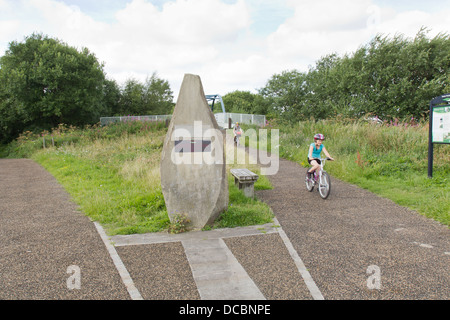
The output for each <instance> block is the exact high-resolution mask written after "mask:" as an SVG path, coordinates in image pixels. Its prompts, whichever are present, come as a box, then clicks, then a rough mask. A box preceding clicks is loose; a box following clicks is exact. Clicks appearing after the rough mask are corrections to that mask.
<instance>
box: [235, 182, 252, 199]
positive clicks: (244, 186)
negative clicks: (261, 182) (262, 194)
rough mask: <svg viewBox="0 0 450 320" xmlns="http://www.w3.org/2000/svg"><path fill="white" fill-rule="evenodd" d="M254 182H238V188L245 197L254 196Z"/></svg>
mask: <svg viewBox="0 0 450 320" xmlns="http://www.w3.org/2000/svg"><path fill="white" fill-rule="evenodd" d="M254 185H255V183H254V182H250V183H239V189H241V190H242V191H243V192H244V195H245V196H246V197H247V198H253V197H254V196H255V187H254Z"/></svg>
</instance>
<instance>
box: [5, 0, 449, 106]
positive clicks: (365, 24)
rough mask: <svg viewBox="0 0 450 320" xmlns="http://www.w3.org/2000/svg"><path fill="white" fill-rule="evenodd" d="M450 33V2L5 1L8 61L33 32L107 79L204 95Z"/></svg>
mask: <svg viewBox="0 0 450 320" xmlns="http://www.w3.org/2000/svg"><path fill="white" fill-rule="evenodd" d="M421 27H426V28H428V30H429V33H428V36H429V37H434V36H436V35H437V34H439V33H450V0H427V1H423V0H421V1H418V0H397V1H388V0H0V56H1V55H3V54H4V53H5V51H6V50H7V49H8V47H9V43H10V42H12V41H18V42H22V41H24V39H25V37H26V36H29V35H31V34H32V33H34V32H35V33H43V34H45V35H48V36H50V37H53V38H58V39H60V40H61V41H63V42H65V43H67V44H68V45H70V46H73V47H76V48H78V49H80V50H81V49H82V48H88V49H89V51H90V52H92V53H94V54H95V55H96V57H97V59H98V60H99V61H100V62H102V63H104V65H105V67H104V70H105V73H106V75H107V77H108V78H109V79H113V80H116V81H117V83H118V84H119V85H122V84H123V83H124V82H125V81H126V80H127V79H132V78H133V79H136V80H139V81H142V82H143V81H145V79H146V78H147V77H150V76H151V75H152V74H153V73H156V74H157V76H158V77H159V78H161V79H164V80H167V81H168V82H169V84H170V86H171V89H172V91H173V92H174V97H175V101H176V98H177V95H178V92H179V88H180V85H181V82H182V80H183V77H184V74H186V73H191V74H196V75H199V76H200V78H201V80H202V84H203V88H204V91H205V94H220V95H225V94H227V93H229V92H232V91H235V90H242V91H251V92H254V93H256V92H257V90H258V89H260V88H262V87H264V86H265V85H266V83H267V81H268V80H269V79H270V78H271V77H272V76H273V75H274V74H279V73H281V72H282V71H286V70H294V69H295V70H299V71H304V72H306V71H308V68H309V67H310V66H314V65H315V62H316V61H317V60H319V59H320V58H321V57H323V56H325V55H328V54H331V53H337V54H338V55H344V54H346V53H347V54H351V53H352V52H354V51H356V50H357V49H358V48H359V47H360V46H362V45H366V44H367V43H369V42H370V40H371V39H373V37H374V36H375V35H377V34H384V35H387V36H394V35H395V34H403V35H404V36H405V37H409V38H413V37H414V36H415V35H416V34H417V32H418V31H419V30H420V28H421Z"/></svg>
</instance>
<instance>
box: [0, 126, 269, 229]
mask: <svg viewBox="0 0 450 320" xmlns="http://www.w3.org/2000/svg"><path fill="white" fill-rule="evenodd" d="M165 135H166V128H165V126H164V124H161V123H156V124H155V123H153V124H152V123H141V122H130V123H125V124H120V125H110V126H108V127H97V126H94V127H90V128H86V129H84V130H81V129H77V128H72V127H65V126H63V125H61V126H59V127H58V128H56V129H55V130H53V131H52V133H50V132H44V133H43V134H41V135H34V134H32V133H30V132H27V133H24V134H23V135H22V136H21V137H20V138H19V139H18V140H17V141H15V142H13V143H11V144H10V145H9V146H8V147H7V148H4V149H3V155H7V154H8V155H9V157H18V158H22V157H27V158H32V159H34V160H35V161H37V162H38V163H40V164H41V165H42V166H43V167H44V168H46V169H47V170H48V171H49V172H50V173H51V174H53V175H54V176H55V177H56V179H57V180H58V181H59V182H60V183H61V184H62V185H63V186H64V188H65V189H66V190H67V191H68V192H69V194H70V195H71V196H72V197H73V199H74V200H75V202H76V203H77V204H78V205H79V206H80V208H81V210H82V211H83V212H84V213H85V214H86V215H87V216H89V217H90V218H91V219H93V220H96V221H99V222H100V223H101V224H102V225H103V226H104V227H105V228H106V230H107V232H108V234H110V235H115V234H132V233H146V232H159V231H163V230H166V229H168V228H169V225H170V221H169V218H168V215H167V210H166V206H165V201H164V197H163V194H162V190H161V184H160V168H159V165H160V159H161V150H162V145H163V141H164V137H165ZM52 138H53V140H52ZM43 139H45V141H46V142H45V144H46V148H45V149H44V148H43V141H44V140H43ZM230 167H231V166H230ZM249 168H250V167H249ZM250 169H251V170H252V171H256V172H258V171H259V169H258V167H256V166H253V167H251V168H250ZM228 172H229V168H228ZM228 178H229V195H230V196H229V208H228V210H227V211H226V212H224V213H223V214H222V215H221V216H220V217H219V219H218V220H217V221H216V222H215V224H214V225H213V226H209V227H207V228H219V227H237V226H246V225H257V224H264V223H268V222H271V221H272V219H273V213H272V211H271V209H270V208H269V207H268V206H267V205H266V204H264V203H262V202H260V201H258V200H256V199H248V198H246V197H245V196H244V195H243V193H242V191H240V190H239V189H237V188H236V187H235V186H234V180H233V179H232V177H231V175H229V177H228ZM267 188H271V186H270V182H269V181H268V179H267V178H266V177H260V179H259V180H258V182H257V183H256V184H255V189H267Z"/></svg>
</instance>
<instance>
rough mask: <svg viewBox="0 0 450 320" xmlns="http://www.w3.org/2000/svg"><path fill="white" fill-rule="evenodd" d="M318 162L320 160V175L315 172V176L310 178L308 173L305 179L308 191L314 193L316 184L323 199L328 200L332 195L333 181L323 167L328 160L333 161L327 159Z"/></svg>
mask: <svg viewBox="0 0 450 320" xmlns="http://www.w3.org/2000/svg"><path fill="white" fill-rule="evenodd" d="M318 160H320V170H319V174H317V173H316V172H315V171H314V176H313V177H312V178H309V177H308V172H306V178H305V183H306V189H307V190H308V191H309V192H312V191H313V190H314V186H315V185H316V184H318V187H317V190H318V191H319V194H320V196H321V197H322V199H326V198H328V196H329V195H330V191H331V181H330V176H329V175H328V173H327V172H326V171H325V170H324V169H323V167H324V165H325V161H327V160H330V161H331V159H330V158H328V157H327V158H325V159H318Z"/></svg>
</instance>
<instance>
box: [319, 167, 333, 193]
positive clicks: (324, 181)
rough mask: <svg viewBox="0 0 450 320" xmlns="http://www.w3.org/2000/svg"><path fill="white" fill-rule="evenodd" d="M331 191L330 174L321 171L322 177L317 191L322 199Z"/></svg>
mask: <svg viewBox="0 0 450 320" xmlns="http://www.w3.org/2000/svg"><path fill="white" fill-rule="evenodd" d="M330 191H331V182H330V176H329V175H328V173H326V172H322V178H321V179H320V183H319V193H320V196H321V197H322V199H326V198H328V196H329V195H330Z"/></svg>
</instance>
